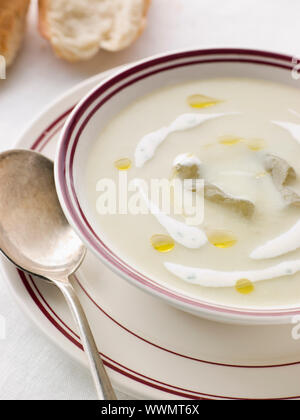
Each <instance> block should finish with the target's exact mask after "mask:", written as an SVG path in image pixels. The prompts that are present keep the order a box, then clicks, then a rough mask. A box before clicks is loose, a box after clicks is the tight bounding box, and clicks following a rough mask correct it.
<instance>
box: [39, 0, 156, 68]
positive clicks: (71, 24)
mask: <svg viewBox="0 0 300 420" xmlns="http://www.w3.org/2000/svg"><path fill="white" fill-rule="evenodd" d="M150 2H151V0H39V27H40V31H41V33H42V35H43V36H44V37H45V38H46V39H48V40H50V42H51V44H52V47H53V49H54V51H55V52H56V54H57V55H58V56H60V57H62V58H64V59H66V60H69V61H78V60H87V59H89V58H91V57H93V56H94V55H95V54H96V53H97V52H98V51H99V50H100V49H101V48H103V49H105V50H109V51H118V50H121V49H123V48H126V47H128V46H129V45H130V44H131V43H132V42H133V41H135V39H136V38H138V36H139V35H140V34H141V33H142V31H143V29H144V27H145V24H146V14H147V11H148V7H149V5H150Z"/></svg>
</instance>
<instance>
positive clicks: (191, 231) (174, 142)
mask: <svg viewBox="0 0 300 420" xmlns="http://www.w3.org/2000/svg"><path fill="white" fill-rule="evenodd" d="M86 168H87V170H86V177H85V182H86V192H87V203H88V206H89V210H90V214H92V218H93V219H94V220H96V226H94V227H95V229H96V231H97V232H98V233H99V235H100V236H101V238H103V240H104V242H105V243H106V244H107V245H108V247H109V248H110V249H112V251H113V252H115V253H116V254H118V255H119V256H120V257H121V258H122V259H123V260H124V261H125V262H127V263H128V264H130V265H131V266H133V267H134V268H135V269H136V270H137V271H139V272H141V273H143V274H145V275H146V276H148V277H150V278H152V279H154V280H155V281H157V282H159V283H161V284H166V285H167V286H168V287H171V288H175V289H177V290H180V291H182V292H183V293H185V294H188V295H191V296H194V297H195V296H196V297H198V298H200V299H202V300H206V301H210V302H214V303H218V304H223V305H231V306H238V307H270V306H290V305H299V303H300V181H299V180H300V91H299V90H297V89H294V88H291V87H288V86H285V85H279V84H275V83H270V82H267V81H260V80H250V79H230V78H224V79H209V80H201V81H196V82H191V83H186V84H182V85H176V86H173V87H168V88H166V89H162V90H159V91H155V92H153V93H152V94H151V95H148V96H146V97H143V98H141V99H139V100H138V101H137V102H135V103H133V104H132V105H130V106H129V107H128V108H126V109H125V110H124V111H122V112H121V113H120V114H118V115H117V116H116V117H115V118H114V119H112V120H111V121H109V122H108V124H107V126H106V127H104V128H103V130H102V131H101V133H99V139H97V141H96V142H95V145H94V146H93V148H92V150H91V153H90V156H89V160H88V162H87V166H86ZM120 177H121V178H120ZM126 178H127V180H128V183H129V182H130V181H133V180H134V179H136V178H139V179H142V180H144V181H145V182H146V183H148V185H150V182H151V180H153V179H166V180H168V179H176V180H178V181H179V182H180V183H182V185H183V181H184V180H187V179H192V180H193V182H194V181H195V180H201V181H202V182H203V184H199V185H200V186H201V185H202V187H201V191H200V188H198V187H196V186H195V184H193V183H192V184H191V183H190V184H188V183H184V186H183V191H185V192H186V194H190V195H192V196H193V195H196V194H198V195H199V196H200V195H202V200H200V201H199V203H200V204H199V203H198V204H197V205H199V206H200V205H201V206H202V205H203V204H204V218H203V220H200V221H198V222H197V223H196V225H195V224H193V225H191V224H188V223H187V215H186V214H185V213H184V212H183V213H182V214H181V215H179V214H166V213H165V212H163V211H162V210H161V209H160V208H159V203H157V202H156V203H154V202H153V201H151V197H150V198H149V195H147V194H146V190H145V187H144V186H143V185H145V184H141V183H138V182H136V183H134V184H133V185H135V186H136V190H135V191H132V192H130V191H129V192H128V200H129V201H130V198H132V197H133V196H134V197H135V198H133V200H134V203H135V204H136V207H137V208H144V213H147V214H132V213H131V212H130V211H129V212H128V211H127V212H126V210H125V209H124V208H123V209H122V210H121V211H122V212H123V213H126V214H120V212H119V211H118V208H119V207H120V200H119V199H118V200H117V201H118V202H117V205H116V207H117V210H116V214H103V212H101V211H100V207H101V205H102V207H103V204H105V205H108V203H110V204H109V206H110V210H114V209H113V208H114V205H113V203H112V202H111V201H109V200H110V199H108V198H107V197H108V195H106V198H104V195H103V194H104V193H105V191H104V188H103V185H104V184H101V183H102V182H103V180H104V179H107V180H111V182H113V183H114V185H115V186H116V190H115V193H116V196H118V194H119V188H120V179H122V180H123V181H121V182H125V181H124V180H125V179H126ZM107 185H108V184H107ZM203 185H204V187H203ZM110 188H111V191H110V192H112V193H113V191H112V190H113V187H112V184H111V187H110ZM106 193H107V191H106ZM298 194H299V195H298ZM137 195H138V196H139V201H138V199H137ZM194 198H195V197H194ZM173 199H174V197H173ZM171 201H172V200H171ZM131 204H132V202H131ZM173 204H174V203H173ZM109 206H108V207H109ZM102 207H101V208H102ZM121 207H122V206H121ZM147 209H148V210H150V211H148V212H147V211H145V210H147ZM100 213H101V214H100ZM137 213H138V211H137ZM93 224H94V225H95V222H93Z"/></svg>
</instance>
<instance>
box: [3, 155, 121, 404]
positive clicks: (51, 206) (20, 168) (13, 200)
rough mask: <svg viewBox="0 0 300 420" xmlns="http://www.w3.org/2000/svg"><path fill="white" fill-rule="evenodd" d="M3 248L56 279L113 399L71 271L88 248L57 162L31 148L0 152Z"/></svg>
mask: <svg viewBox="0 0 300 420" xmlns="http://www.w3.org/2000/svg"><path fill="white" fill-rule="evenodd" d="M0 251H1V252H2V253H3V254H4V255H5V256H6V257H7V258H8V259H9V260H10V261H11V262H13V263H14V264H15V265H16V266H18V267H19V268H20V269H22V270H24V271H26V272H28V273H31V274H33V275H36V276H39V277H41V278H42V279H44V280H47V281H50V282H52V283H54V284H55V285H56V286H57V287H58V288H59V289H60V290H61V291H62V293H63V295H64V297H65V299H66V301H67V302H68V304H69V307H70V309H71V311H72V314H73V316H74V319H75V320H76V323H77V325H78V328H79V331H80V336H81V341H82V345H83V347H84V350H85V352H86V355H87V357H88V360H89V363H90V368H91V372H92V375H93V379H94V382H95V385H96V389H97V393H98V396H99V399H101V400H115V399H116V396H115V393H114V391H113V389H112V386H111V383H110V380H109V378H108V376H107V373H106V371H105V368H104V366H103V363H102V360H101V358H100V355H99V352H98V350H97V346H96V343H95V341H94V338H93V335H92V332H91V329H90V327H89V324H88V321H87V319H86V316H85V314H84V311H83V309H82V306H81V304H80V302H79V299H78V297H77V296H76V293H75V290H74V288H73V286H72V284H71V281H70V276H71V275H72V274H74V273H75V271H76V270H77V269H78V268H79V266H80V265H81V263H82V261H83V259H84V257H85V254H86V249H85V247H84V246H83V244H82V243H81V241H80V239H79V238H78V237H77V235H76V234H75V233H74V231H73V229H72V228H71V227H70V225H69V224H68V221H67V219H66V218H65V216H64V214H63V212H62V209H61V207H60V204H59V201H58V198H57V194H56V189H55V184H54V174H53V162H51V161H50V160H49V159H47V158H46V157H44V156H42V155H40V154H38V153H35V152H31V151H27V150H11V151H8V152H5V153H2V154H0Z"/></svg>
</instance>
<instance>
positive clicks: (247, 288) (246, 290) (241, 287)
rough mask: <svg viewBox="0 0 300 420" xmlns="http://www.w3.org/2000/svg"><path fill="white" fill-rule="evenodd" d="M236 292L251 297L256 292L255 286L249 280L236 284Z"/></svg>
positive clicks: (242, 280)
mask: <svg viewBox="0 0 300 420" xmlns="http://www.w3.org/2000/svg"><path fill="white" fill-rule="evenodd" d="M235 290H236V291H237V292H239V293H241V294H242V295H249V294H250V293H252V292H253V291H254V284H253V283H252V282H251V281H250V280H248V279H241V280H238V281H237V282H236V285H235Z"/></svg>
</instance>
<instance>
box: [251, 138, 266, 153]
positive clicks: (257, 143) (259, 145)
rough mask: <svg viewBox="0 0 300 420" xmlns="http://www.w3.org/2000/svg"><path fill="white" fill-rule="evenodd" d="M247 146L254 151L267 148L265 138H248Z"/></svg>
mask: <svg viewBox="0 0 300 420" xmlns="http://www.w3.org/2000/svg"><path fill="white" fill-rule="evenodd" d="M247 146H248V148H249V149H250V150H252V151H253V152H257V151H259V150H262V149H264V148H265V142H264V140H263V139H251V140H248V142H247Z"/></svg>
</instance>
